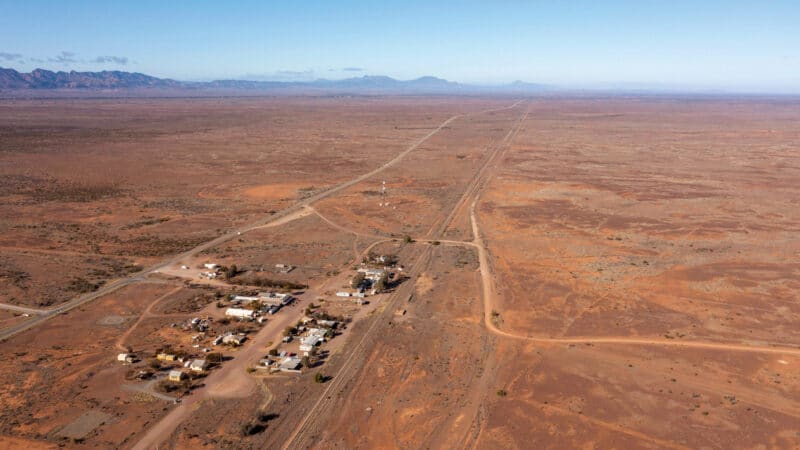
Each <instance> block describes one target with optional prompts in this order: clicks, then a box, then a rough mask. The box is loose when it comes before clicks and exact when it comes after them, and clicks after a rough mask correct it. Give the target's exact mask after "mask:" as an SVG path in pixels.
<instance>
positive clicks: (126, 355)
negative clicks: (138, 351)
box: [117, 353, 136, 363]
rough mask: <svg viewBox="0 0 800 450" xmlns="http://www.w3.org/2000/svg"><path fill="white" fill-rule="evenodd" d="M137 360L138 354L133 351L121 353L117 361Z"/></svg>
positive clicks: (129, 361) (130, 361) (128, 361)
mask: <svg viewBox="0 0 800 450" xmlns="http://www.w3.org/2000/svg"><path fill="white" fill-rule="evenodd" d="M135 360H136V355H134V354H132V353H120V354H119V355H117V361H120V362H125V363H132V362H134V361H135Z"/></svg>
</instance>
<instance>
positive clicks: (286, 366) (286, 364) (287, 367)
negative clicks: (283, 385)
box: [278, 356, 302, 372]
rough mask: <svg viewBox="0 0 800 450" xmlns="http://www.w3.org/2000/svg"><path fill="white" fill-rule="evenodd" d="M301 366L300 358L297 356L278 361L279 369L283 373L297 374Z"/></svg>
mask: <svg viewBox="0 0 800 450" xmlns="http://www.w3.org/2000/svg"><path fill="white" fill-rule="evenodd" d="M301 366H302V364H301V363H300V358H298V357H296V356H287V357H285V358H283V359H281V360H280V361H278V368H279V369H280V370H281V371H282V372H295V371H298V370H300V367H301Z"/></svg>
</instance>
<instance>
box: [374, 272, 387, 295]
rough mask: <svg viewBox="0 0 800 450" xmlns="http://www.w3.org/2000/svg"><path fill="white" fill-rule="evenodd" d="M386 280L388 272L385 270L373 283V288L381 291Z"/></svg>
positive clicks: (384, 287) (384, 286)
mask: <svg viewBox="0 0 800 450" xmlns="http://www.w3.org/2000/svg"><path fill="white" fill-rule="evenodd" d="M388 282H389V274H388V273H386V272H383V275H381V277H380V278H379V279H378V281H377V282H376V283H375V289H376V290H377V291H382V290H384V289H386V285H387V284H388Z"/></svg>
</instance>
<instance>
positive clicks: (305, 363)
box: [300, 356, 311, 367]
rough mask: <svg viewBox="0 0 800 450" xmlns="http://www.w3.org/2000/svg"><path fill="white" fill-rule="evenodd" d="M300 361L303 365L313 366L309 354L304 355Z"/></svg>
mask: <svg viewBox="0 0 800 450" xmlns="http://www.w3.org/2000/svg"><path fill="white" fill-rule="evenodd" d="M300 363H302V364H303V367H311V359H310V358H309V357H308V356H303V359H301V360H300Z"/></svg>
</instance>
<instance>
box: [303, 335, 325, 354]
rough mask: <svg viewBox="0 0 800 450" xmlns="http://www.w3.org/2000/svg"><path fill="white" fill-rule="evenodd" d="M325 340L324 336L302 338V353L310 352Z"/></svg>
mask: <svg viewBox="0 0 800 450" xmlns="http://www.w3.org/2000/svg"><path fill="white" fill-rule="evenodd" d="M323 340H324V339H323V338H322V336H306V337H304V338H300V351H301V352H310V351H311V350H312V349H313V348H314V347H316V346H318V345H319V344H320V343H322V341H323Z"/></svg>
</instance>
